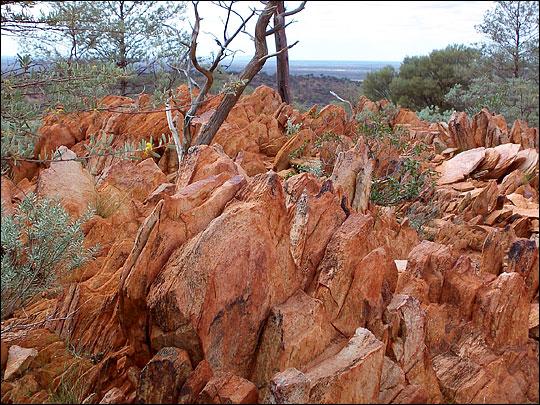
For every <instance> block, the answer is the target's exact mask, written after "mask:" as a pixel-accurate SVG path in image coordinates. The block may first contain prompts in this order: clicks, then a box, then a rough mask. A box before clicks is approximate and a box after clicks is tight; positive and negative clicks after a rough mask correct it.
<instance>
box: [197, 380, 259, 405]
mask: <svg viewBox="0 0 540 405" xmlns="http://www.w3.org/2000/svg"><path fill="white" fill-rule="evenodd" d="M257 398H258V395H257V388H256V387H255V385H254V384H253V383H252V382H250V381H248V380H246V379H244V378H241V377H238V376H237V375H234V374H231V373H216V374H215V375H214V376H213V377H212V378H211V379H210V381H208V383H207V384H206V386H205V387H204V389H203V390H202V391H201V393H200V394H199V397H198V399H197V403H201V404H256V403H257Z"/></svg>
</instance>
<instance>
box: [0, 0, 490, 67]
mask: <svg viewBox="0 0 540 405" xmlns="http://www.w3.org/2000/svg"><path fill="white" fill-rule="evenodd" d="M285 4H286V7H287V8H288V9H292V8H294V7H296V6H297V5H298V4H299V2H297V1H290V2H289V1H286V2H285ZM250 5H257V6H260V3H258V2H242V3H241V4H240V5H239V6H240V7H239V9H242V8H243V9H244V10H246V9H247V7H249V6H250ZM493 7H494V2H492V1H361V2H360V1H358V2H355V1H343V2H341V1H308V3H307V5H306V7H305V9H304V10H303V11H302V12H300V13H299V14H297V15H296V16H295V17H294V19H295V20H297V22H295V23H294V24H292V25H291V26H289V27H288V29H287V37H288V41H289V43H293V42H294V41H296V40H299V41H300V42H299V44H298V45H296V46H295V47H294V48H293V49H291V50H290V54H289V55H290V58H291V59H296V60H362V61H401V60H403V58H404V57H405V56H413V55H426V54H428V53H429V52H431V51H432V50H433V49H441V48H444V47H445V46H447V45H449V44H454V43H463V44H471V43H474V42H478V41H480V40H482V39H483V37H482V35H480V34H479V33H477V32H476V30H475V28H474V26H475V24H479V23H480V22H481V21H482V17H483V15H484V13H485V12H486V10H488V9H490V8H493ZM188 9H189V14H190V15H191V14H192V11H191V4H190V5H188ZM200 14H201V16H203V17H204V20H203V21H202V26H201V30H202V31H203V32H204V31H210V32H213V33H215V34H220V33H221V31H222V24H221V21H220V18H221V16H222V15H223V14H222V12H221V11H219V10H218V9H216V7H215V6H214V5H212V4H210V3H207V2H201V5H200ZM249 31H250V32H252V31H253V28H252V26H251V30H249ZM273 42H274V41H273V39H272V38H270V39H269V41H268V44H269V47H270V50H272V48H273ZM199 44H200V45H199V50H200V51H201V53H210V52H211V51H212V49H214V47H215V44H214V46H213V44H212V39H211V37H210V36H209V35H204V34H201V37H200V41H199ZM234 44H235V45H234V46H233V48H234V49H241V50H243V51H244V52H245V53H244V55H246V56H249V55H251V54H252V53H253V43H252V42H251V40H250V39H249V38H248V37H247V36H246V35H243V36H242V37H240V38H238V40H237V41H236V42H235V43H234ZM1 51H2V55H14V54H15V53H16V52H17V51H18V50H17V42H16V40H15V39H13V38H12V37H6V36H4V35H3V36H2V46H1Z"/></svg>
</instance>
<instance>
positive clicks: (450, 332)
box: [1, 88, 539, 403]
mask: <svg viewBox="0 0 540 405" xmlns="http://www.w3.org/2000/svg"><path fill="white" fill-rule="evenodd" d="M103 103H104V105H108V106H111V108H112V107H114V108H115V109H117V108H122V109H125V110H126V111H130V112H133V111H138V110H137V109H141V108H142V109H144V108H146V107H144V103H142V102H141V100H139V102H137V101H134V100H130V99H124V98H109V99H106V100H104V101H103ZM137 103H138V105H137ZM213 103H214V101H210V102H209V103H208V105H206V106H205V108H204V111H203V114H202V115H201V117H199V121H204V119H205V117H204V114H206V113H207V112H208V111H211V109H212V108H213V106H215V104H213ZM384 105H385V102H377V103H373V102H370V101H369V100H366V99H361V100H360V102H359V103H358V104H357V106H356V109H357V110H359V109H360V110H361V109H364V108H367V109H370V110H372V111H379V110H380V109H381V108H382V107H384ZM115 111H116V112H110V111H107V112H103V113H101V114H99V113H90V114H89V115H87V116H82V117H81V116H66V117H60V118H57V119H56V120H54V119H53V118H50V122H49V120H46V121H45V123H44V127H43V128H42V130H41V133H42V134H43V137H42V139H41V141H40V143H39V145H38V150H40V151H44V150H47V148H52V149H54V148H56V147H58V146H60V145H64V146H65V147H64V148H62V149H61V151H62V154H61V156H62V157H63V159H64V161H62V160H57V161H55V162H53V163H52V164H51V165H50V167H49V168H39V169H38V175H37V176H36V177H35V178H26V177H25V178H24V179H23V180H20V179H19V180H18V181H15V182H12V181H11V180H9V179H7V178H5V177H2V202H3V205H4V204H6V207H7V209H8V210H10V211H13V210H14V209H16V206H17V204H18V203H19V202H20V199H21V195H19V194H20V192H21V190H26V191H28V190H31V189H33V188H35V189H36V190H37V192H38V193H39V194H40V195H44V196H56V197H58V198H60V201H61V202H62V203H63V204H64V205H65V206H66V208H67V209H68V210H69V211H70V213H72V214H73V215H78V213H79V212H81V210H83V209H85V208H86V206H88V205H90V206H94V207H96V208H97V213H96V215H95V216H94V217H93V218H92V219H90V220H89V221H88V222H87V223H86V224H85V225H84V232H85V244H86V245H88V246H91V245H94V244H96V243H99V244H100V246H101V247H102V249H101V250H100V253H99V255H98V257H97V258H96V259H95V260H94V261H92V262H90V263H89V264H87V265H85V266H84V267H82V268H80V269H78V270H77V271H76V272H74V273H72V274H71V275H69V277H67V278H66V279H63V280H62V283H63V285H62V287H63V291H62V293H61V294H60V295H57V296H54V295H51V296H43V297H41V296H39V297H35V298H34V299H33V300H32V301H31V302H30V303H29V304H28V305H26V306H25V308H24V310H21V311H19V312H17V313H16V314H15V316H14V317H13V318H11V319H8V320H6V321H4V322H3V323H2V377H3V380H2V392H1V395H2V402H5V403H16V402H30V403H40V402H45V401H51V400H54V399H55V398H56V397H57V396H58V395H61V394H62V393H64V392H65V391H66V390H69V392H70V393H71V394H72V395H74V396H75V397H76V400H77V401H84V403H256V402H259V403H426V402H427V403H442V402H449V401H451V402H459V403H477V402H487V403H489V402H502V403H521V402H538V400H539V394H538V389H539V388H538V377H539V367H538V284H539V276H538V242H537V241H538V168H537V164H538V151H537V148H538V142H537V140H536V141H535V139H534V136H535V135H534V134H536V136H537V133H538V131H537V130H536V132H534V129H532V130H531V129H530V128H527V127H526V125H525V124H523V123H516V124H514V127H513V128H512V130H511V131H508V128H506V127H505V125H503V124H502V122H503V120H502V119H501V118H500V117H497V116H495V117H494V116H492V115H491V114H489V113H488V112H486V111H482V112H481V113H480V114H479V115H477V116H475V118H474V119H473V124H470V123H468V121H467V119H466V117H464V116H463V115H458V116H454V117H453V118H452V119H451V121H450V123H449V124H448V125H447V126H445V125H442V124H439V125H433V124H431V125H430V124H427V123H425V122H422V121H421V120H419V119H418V117H416V115H415V114H414V113H412V112H411V111H407V110H401V111H399V112H398V114H397V115H396V116H395V117H394V122H393V125H394V126H395V127H396V128H397V127H400V126H401V127H402V128H405V129H407V131H406V132H405V133H404V135H403V136H406V137H408V141H409V142H410V143H411V144H415V143H418V142H420V141H422V142H424V143H425V144H426V145H427V148H428V151H429V152H430V153H431V157H430V159H429V160H427V161H426V162H424V164H425V165H426V166H429V167H432V168H433V169H436V171H437V172H439V173H440V177H439V178H438V180H437V181H438V183H439V184H438V186H437V187H436V188H435V189H434V190H432V191H431V194H430V195H428V196H425V195H424V196H422V198H424V200H421V199H420V200H417V201H412V202H408V203H405V204H402V206H401V207H399V209H398V210H396V209H388V207H378V206H375V205H373V204H372V203H371V202H370V201H369V195H370V186H371V178H372V175H373V173H376V172H377V170H381V164H382V163H380V162H378V161H377V160H376V159H374V158H373V157H371V153H370V151H369V140H366V139H364V138H362V137H357V136H356V133H355V123H354V121H353V120H352V119H351V118H350V117H348V116H347V114H346V113H345V110H343V109H342V108H340V107H336V106H329V107H325V108H323V109H322V110H321V111H320V112H317V111H316V109H315V110H312V111H308V112H306V113H304V114H301V113H300V112H298V111H295V110H293V109H292V108H291V107H290V106H287V105H285V104H283V103H281V100H280V99H279V96H278V95H277V94H276V93H274V92H273V91H272V90H270V89H269V88H259V89H257V91H255V92H254V93H253V94H252V95H250V96H246V97H243V98H242V99H241V100H240V102H239V103H238V104H237V105H236V106H235V108H234V109H233V110H232V112H231V114H230V116H229V118H228V119H227V121H226V123H225V124H224V126H223V127H222V128H221V129H220V131H219V132H218V134H217V135H216V138H215V139H214V142H213V144H212V145H210V146H196V147H193V148H191V149H190V151H189V154H188V155H187V156H186V157H185V160H184V161H183V162H181V164H180V165H178V162H174V159H173V158H172V156H173V155H169V154H168V152H165V151H162V156H161V157H160V158H159V159H158V158H156V159H152V158H147V159H145V160H142V161H141V162H138V163H137V162H128V161H122V160H119V159H101V158H99V159H94V158H92V159H89V161H88V163H87V164H85V165H82V164H81V163H78V162H74V161H65V159H66V157H69V156H73V155H75V154H76V153H78V154H82V153H83V152H82V151H83V150H84V148H83V145H84V144H85V143H87V142H88V137H89V135H90V134H91V133H95V131H99V130H101V129H103V130H105V131H106V132H107V133H109V132H112V133H114V134H115V138H114V141H113V144H116V145H122V143H123V142H125V141H126V140H128V139H129V140H132V141H133V140H135V141H138V140H140V139H142V137H143V136H147V135H148V134H150V135H152V136H155V137H156V138H157V137H159V136H160V135H161V132H163V131H164V132H166V131H167V129H166V123H165V124H164V114H163V113H148V114H140V115H138V114H137V115H134V117H137V118H134V117H131V118H130V119H126V118H125V114H124V115H122V113H121V112H119V111H118V110H115ZM287 120H290V121H291V122H294V123H302V126H301V129H300V131H299V132H298V133H297V134H292V136H290V137H288V135H287V134H286V133H285V124H286V122H287ZM496 124H497V125H496ZM56 134H58V135H56ZM328 134H332V136H329V135H328ZM505 134H506V135H505ZM510 134H511V135H510ZM531 134H532V135H531ZM289 135H291V134H289ZM531 137H532V138H531ZM531 139H532V140H531ZM535 142H536V143H535ZM68 147H69V148H71V149H72V152H70V151H69V150H68V149H67V148H68ZM457 147H459V148H460V150H461V152H460V151H458V150H457V149H455V148H457ZM447 148H453V149H454V150H450V151H449V150H445V149H447ZM298 149H301V150H298ZM293 152H295V153H293ZM443 152H444V153H443ZM291 154H292V156H291ZM93 159H94V160H93ZM295 159H297V160H295ZM380 159H381V158H380V157H379V160H380ZM310 161H316V162H318V163H320V164H321V167H322V168H323V170H322V172H321V176H320V177H317V176H315V175H314V174H312V173H301V174H295V172H294V171H292V170H291V168H290V167H291V165H292V166H293V169H294V167H297V165H298V164H297V163H295V162H301V163H302V164H307V163H306V162H310ZM272 169H274V170H272ZM285 172H286V173H288V174H286V173H285ZM290 174H292V176H291V175H290ZM28 177H32V176H31V174H29V175H28ZM71 189H73V190H77V193H72V192H71V191H70V190H71ZM427 202H429V204H428V203H427ZM433 208H436V209H437V211H438V215H437V216H436V218H435V219H433V220H432V221H430V222H429V223H427V225H426V227H425V230H426V231H425V234H424V235H422V236H423V237H424V238H426V237H429V238H430V239H432V241H429V240H423V241H421V240H420V238H419V236H418V235H417V233H416V232H415V231H414V230H413V229H412V228H411V226H410V218H409V219H407V218H400V219H397V218H396V212H397V213H398V214H399V212H412V211H415V212H422V210H423V209H425V210H427V209H433ZM535 210H536V211H535ZM535 215H536V216H535Z"/></svg>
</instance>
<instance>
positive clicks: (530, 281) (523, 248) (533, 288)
mask: <svg viewBox="0 0 540 405" xmlns="http://www.w3.org/2000/svg"><path fill="white" fill-rule="evenodd" d="M506 271H507V272H509V273H510V272H516V273H518V274H520V275H521V276H522V277H523V280H525V285H526V287H527V297H528V298H529V301H531V300H532V299H533V298H534V297H535V296H536V295H537V293H538V278H539V276H538V271H539V270H538V246H537V245H536V243H534V241H532V240H528V239H518V240H517V241H515V242H514V243H513V244H512V246H510V250H509V252H508V267H507V269H506Z"/></svg>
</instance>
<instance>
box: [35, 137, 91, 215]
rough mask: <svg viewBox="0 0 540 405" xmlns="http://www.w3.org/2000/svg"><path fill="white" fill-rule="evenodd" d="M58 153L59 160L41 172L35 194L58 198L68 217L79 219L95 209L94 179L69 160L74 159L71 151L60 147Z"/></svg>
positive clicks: (79, 164)
mask: <svg viewBox="0 0 540 405" xmlns="http://www.w3.org/2000/svg"><path fill="white" fill-rule="evenodd" d="M58 152H59V153H60V158H59V159H58V160H57V161H54V162H51V167H50V168H48V169H45V170H43V171H42V172H41V174H40V176H39V179H38V182H37V189H36V192H37V194H38V195H39V196H42V197H49V198H55V197H57V198H59V199H60V202H61V203H62V205H63V206H64V208H65V209H66V211H67V212H68V213H69V214H70V215H72V216H75V217H80V216H81V215H83V214H84V213H85V212H86V211H87V210H88V209H89V208H95V207H96V202H97V192H96V189H95V185H94V179H93V178H92V176H91V175H90V173H88V171H87V170H86V169H84V168H83V167H82V165H81V163H80V162H76V161H74V160H69V159H74V158H75V157H76V155H75V154H74V153H73V152H72V151H70V150H69V149H67V148H66V147H61V148H60V149H59V150H58ZM63 160H67V161H63Z"/></svg>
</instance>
